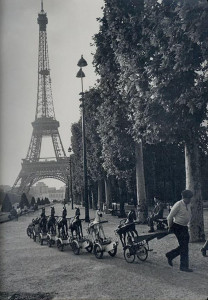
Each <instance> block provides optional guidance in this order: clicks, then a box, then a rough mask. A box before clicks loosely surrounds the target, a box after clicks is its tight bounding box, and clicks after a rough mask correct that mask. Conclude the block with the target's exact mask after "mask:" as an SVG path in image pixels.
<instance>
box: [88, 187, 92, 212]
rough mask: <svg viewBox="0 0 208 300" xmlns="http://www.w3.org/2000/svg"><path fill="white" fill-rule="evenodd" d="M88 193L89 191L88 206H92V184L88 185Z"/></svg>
mask: <svg viewBox="0 0 208 300" xmlns="http://www.w3.org/2000/svg"><path fill="white" fill-rule="evenodd" d="M88 193H89V196H88V201H89V208H92V186H89V190H88Z"/></svg>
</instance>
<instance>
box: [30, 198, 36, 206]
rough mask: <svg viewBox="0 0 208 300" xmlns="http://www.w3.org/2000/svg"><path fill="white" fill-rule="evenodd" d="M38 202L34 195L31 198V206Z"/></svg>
mask: <svg viewBox="0 0 208 300" xmlns="http://www.w3.org/2000/svg"><path fill="white" fill-rule="evenodd" d="M35 204H36V202H35V198H34V197H32V199H31V202H30V205H31V206H34V205H35Z"/></svg>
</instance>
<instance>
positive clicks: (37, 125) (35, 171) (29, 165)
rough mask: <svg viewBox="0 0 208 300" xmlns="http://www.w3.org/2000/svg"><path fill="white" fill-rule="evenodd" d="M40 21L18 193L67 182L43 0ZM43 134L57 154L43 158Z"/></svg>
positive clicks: (14, 190) (14, 189)
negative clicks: (32, 108) (32, 109)
mask: <svg viewBox="0 0 208 300" xmlns="http://www.w3.org/2000/svg"><path fill="white" fill-rule="evenodd" d="M37 21H38V24H39V54H38V88H37V107H36V114H35V121H34V122H32V126H33V133H32V138H31V141H30V145H29V149H28V152H27V156H26V158H25V159H23V160H22V169H21V171H20V173H19V175H18V177H17V179H16V181H15V183H14V185H13V187H12V191H13V192H15V193H17V194H22V193H23V192H25V193H28V192H29V190H30V187H31V186H32V185H34V184H35V183H36V182H37V181H39V180H41V179H44V178H54V179H58V180H60V181H62V182H63V183H65V184H67V175H68V174H67V173H68V170H67V167H68V163H69V161H68V158H67V156H66V154H65V151H64V148H63V145H62V142H61V138H60V135H59V131H58V127H59V122H58V121H57V120H56V118H55V112H54V106H53V97H52V89H51V77H50V68H49V57H48V43H47V31H46V25H47V24H48V18H47V14H46V12H45V11H44V10H43V0H41V12H40V13H39V14H38V19H37ZM43 137H51V139H52V144H53V148H54V152H55V157H53V158H44V159H43V158H40V152H41V144H42V138H43Z"/></svg>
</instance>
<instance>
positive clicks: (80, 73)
mask: <svg viewBox="0 0 208 300" xmlns="http://www.w3.org/2000/svg"><path fill="white" fill-rule="evenodd" d="M77 65H78V67H80V69H79V71H78V73H77V75H76V77H77V78H81V87H82V92H81V93H80V95H81V99H80V100H81V102H82V105H81V107H82V147H83V182H84V204H85V222H89V221H90V218H89V203H88V187H87V156H86V139H85V105H84V92H83V78H84V77H85V74H84V72H83V71H82V68H83V67H86V66H87V62H86V60H85V59H84V58H83V55H82V56H81V58H80V60H79V61H78V63H77Z"/></svg>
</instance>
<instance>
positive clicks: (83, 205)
mask: <svg viewBox="0 0 208 300" xmlns="http://www.w3.org/2000/svg"><path fill="white" fill-rule="evenodd" d="M81 205H82V207H85V201H84V193H83V190H81Z"/></svg>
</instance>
